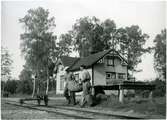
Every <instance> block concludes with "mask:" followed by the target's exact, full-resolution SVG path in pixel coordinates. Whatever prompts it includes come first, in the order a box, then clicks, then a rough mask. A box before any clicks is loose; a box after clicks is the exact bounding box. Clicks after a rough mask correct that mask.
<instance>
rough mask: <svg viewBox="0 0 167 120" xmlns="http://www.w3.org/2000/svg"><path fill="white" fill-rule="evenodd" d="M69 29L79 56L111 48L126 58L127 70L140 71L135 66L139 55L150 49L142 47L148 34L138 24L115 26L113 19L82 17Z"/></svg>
mask: <svg viewBox="0 0 167 120" xmlns="http://www.w3.org/2000/svg"><path fill="white" fill-rule="evenodd" d="M71 31H72V32H71V33H72V39H73V44H74V48H75V49H74V50H76V51H78V52H79V55H80V57H86V56H88V55H90V54H91V53H96V52H99V51H103V50H106V49H111V48H112V49H115V50H117V51H119V52H120V53H121V54H122V55H123V56H124V57H125V58H126V59H127V62H128V70H129V71H134V72H138V71H140V70H137V69H136V68H137V65H138V64H139V63H140V62H141V56H142V55H143V54H144V53H146V52H149V51H150V49H151V48H149V47H148V48H144V44H145V42H146V40H147V39H148V38H149V36H148V35H147V34H145V33H142V30H141V29H140V27H139V26H138V25H132V26H130V27H125V28H117V27H116V24H115V22H114V21H113V20H110V19H106V20H105V21H104V22H101V21H100V20H99V19H97V18H96V17H92V18H90V17H84V18H80V19H78V20H77V21H76V23H75V24H74V25H73V29H72V30H71Z"/></svg>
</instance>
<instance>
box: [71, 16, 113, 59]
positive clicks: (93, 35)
mask: <svg viewBox="0 0 167 120" xmlns="http://www.w3.org/2000/svg"><path fill="white" fill-rule="evenodd" d="M115 28H116V25H115V23H114V21H111V20H109V19H108V20H106V21H105V22H104V23H101V22H100V20H99V19H97V18H96V17H92V18H89V17H84V18H80V19H79V20H77V21H76V23H75V24H74V25H73V29H72V37H73V39H74V42H73V44H74V50H76V51H78V52H79V55H80V56H81V57H86V56H88V55H90V54H91V53H97V52H99V51H103V50H105V49H108V48H110V46H109V41H110V40H111V33H112V32H114V29H115Z"/></svg>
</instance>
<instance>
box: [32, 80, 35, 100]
mask: <svg viewBox="0 0 167 120" xmlns="http://www.w3.org/2000/svg"><path fill="white" fill-rule="evenodd" d="M35 79H36V78H34V82H33V92H32V97H34V95H35Z"/></svg>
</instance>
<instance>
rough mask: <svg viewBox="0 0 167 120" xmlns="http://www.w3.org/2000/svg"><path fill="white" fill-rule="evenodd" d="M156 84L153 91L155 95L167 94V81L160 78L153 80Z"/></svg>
mask: <svg viewBox="0 0 167 120" xmlns="http://www.w3.org/2000/svg"><path fill="white" fill-rule="evenodd" d="M152 83H153V84H155V90H154V91H153V96H154V97H163V96H165V94H166V81H162V80H159V79H158V78H157V79H155V80H154V81H152Z"/></svg>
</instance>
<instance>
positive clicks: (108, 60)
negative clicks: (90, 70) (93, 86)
mask: <svg viewBox="0 0 167 120" xmlns="http://www.w3.org/2000/svg"><path fill="white" fill-rule="evenodd" d="M107 65H108V66H114V58H112V57H111V56H107Z"/></svg>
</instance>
